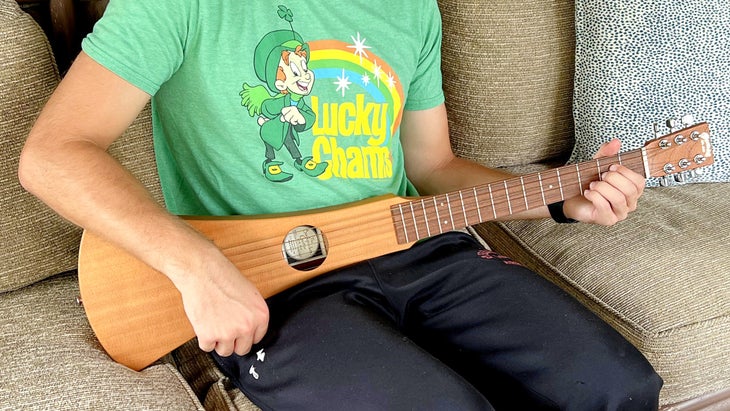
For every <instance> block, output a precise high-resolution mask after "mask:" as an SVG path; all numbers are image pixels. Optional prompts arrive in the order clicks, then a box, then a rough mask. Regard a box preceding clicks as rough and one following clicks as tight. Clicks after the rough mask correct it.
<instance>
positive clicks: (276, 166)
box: [263, 160, 294, 183]
mask: <svg viewBox="0 0 730 411" xmlns="http://www.w3.org/2000/svg"><path fill="white" fill-rule="evenodd" d="M282 164H284V163H282V162H281V161H268V160H266V161H264V166H263V167H264V176H266V179H267V180H269V181H273V182H274V183H283V182H285V181H289V180H291V179H292V177H294V175H293V174H291V173H287V172H285V171H283V170H282V169H281V165H282Z"/></svg>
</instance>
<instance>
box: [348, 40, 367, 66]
mask: <svg viewBox="0 0 730 411" xmlns="http://www.w3.org/2000/svg"><path fill="white" fill-rule="evenodd" d="M350 38H351V39H352V42H353V43H355V44H354V45H352V46H347V48H349V49H355V51H354V52H353V53H354V54H355V55H356V56H360V64H362V58H363V56H365V57H367V56H368V53H367V52H366V51H365V49H369V48H372V47H370V46H366V45H365V41H366V40H367V39H364V38H363V39H361V38H360V32H357V39H356V38H355V37H354V36H350Z"/></svg>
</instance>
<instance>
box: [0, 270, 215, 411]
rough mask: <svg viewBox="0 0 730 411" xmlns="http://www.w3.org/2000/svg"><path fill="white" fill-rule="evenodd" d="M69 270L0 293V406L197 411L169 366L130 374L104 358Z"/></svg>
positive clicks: (187, 390) (192, 398)
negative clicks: (78, 303)
mask: <svg viewBox="0 0 730 411" xmlns="http://www.w3.org/2000/svg"><path fill="white" fill-rule="evenodd" d="M78 292H79V290H78V284H77V281H76V276H75V275H73V273H70V274H66V275H63V276H59V277H54V278H51V279H48V280H45V281H42V282H40V283H37V284H34V285H31V286H28V287H24V288H23V289H21V290H17V291H13V292H9V293H5V294H3V295H2V296H0V312H1V313H3V315H2V318H0V349H1V350H2V355H0V370H2V373H1V374H0V409H5V408H4V407H9V408H7V409H13V410H18V409H26V410H100V411H101V410H104V411H110V410H120V411H121V410H123V411H130V410H202V409H203V407H202V405H201V404H200V402H199V401H198V400H197V398H196V397H195V395H194V394H193V393H192V390H190V388H189V386H188V385H187V384H186V383H185V381H184V380H183V379H182V377H181V375H180V374H179V373H178V372H177V370H176V369H175V368H174V367H173V366H172V365H171V364H169V363H163V362H159V363H156V364H154V365H152V366H150V367H148V368H146V369H145V370H144V371H142V372H134V371H131V370H129V369H128V368H126V367H123V366H121V365H119V364H117V363H115V362H113V361H111V360H110V359H109V357H107V356H106V354H105V353H104V352H103V350H102V349H101V347H100V346H99V345H98V342H97V341H96V338H95V337H94V335H93V333H92V331H91V328H90V327H89V324H88V322H87V321H86V317H85V315H84V311H83V308H81V307H79V306H78V305H77V304H76V301H75V296H77V295H78Z"/></svg>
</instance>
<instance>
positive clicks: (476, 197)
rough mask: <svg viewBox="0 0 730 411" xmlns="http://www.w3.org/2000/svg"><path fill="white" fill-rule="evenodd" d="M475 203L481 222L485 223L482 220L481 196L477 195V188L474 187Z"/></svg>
mask: <svg viewBox="0 0 730 411" xmlns="http://www.w3.org/2000/svg"><path fill="white" fill-rule="evenodd" d="M474 203H475V204H476V206H477V216H478V217H479V222H482V221H484V220H483V219H482V208H481V206H480V205H479V195H478V194H477V188H476V187H474Z"/></svg>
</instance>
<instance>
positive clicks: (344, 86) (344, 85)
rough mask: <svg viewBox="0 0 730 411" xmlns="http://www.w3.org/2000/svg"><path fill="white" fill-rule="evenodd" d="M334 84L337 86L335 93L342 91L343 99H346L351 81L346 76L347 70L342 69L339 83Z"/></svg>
mask: <svg viewBox="0 0 730 411" xmlns="http://www.w3.org/2000/svg"><path fill="white" fill-rule="evenodd" d="M334 84H336V85H337V90H335V91H342V97H345V91H347V90H349V89H350V84H352V82H350V79H349V78H348V77H347V76H345V69H342V76H341V77H340V76H338V77H337V81H335V82H334Z"/></svg>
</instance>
